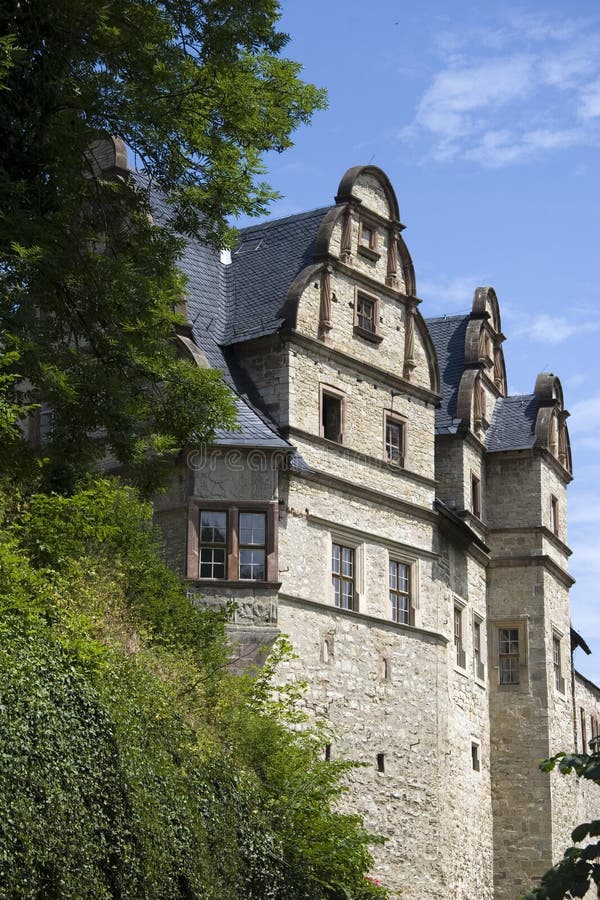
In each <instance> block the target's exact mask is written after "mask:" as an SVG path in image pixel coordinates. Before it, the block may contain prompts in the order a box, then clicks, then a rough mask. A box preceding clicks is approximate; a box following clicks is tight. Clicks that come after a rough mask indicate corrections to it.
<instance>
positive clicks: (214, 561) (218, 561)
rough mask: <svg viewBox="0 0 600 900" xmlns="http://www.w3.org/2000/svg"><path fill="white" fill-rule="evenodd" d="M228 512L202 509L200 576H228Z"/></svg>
mask: <svg viewBox="0 0 600 900" xmlns="http://www.w3.org/2000/svg"><path fill="white" fill-rule="evenodd" d="M226 566H227V513H226V512H225V511H223V510H216V509H215V510H213V509H210V510H209V509H203V510H200V578H226V577H227V576H226V571H227V568H226Z"/></svg>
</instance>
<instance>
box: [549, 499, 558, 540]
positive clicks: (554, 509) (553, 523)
mask: <svg viewBox="0 0 600 900" xmlns="http://www.w3.org/2000/svg"><path fill="white" fill-rule="evenodd" d="M550 527H551V529H552V532H553V533H554V534H556V535H558V497H555V496H554V494H553V495H552V497H551V498H550Z"/></svg>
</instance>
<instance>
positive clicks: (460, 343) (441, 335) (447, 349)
mask: <svg viewBox="0 0 600 900" xmlns="http://www.w3.org/2000/svg"><path fill="white" fill-rule="evenodd" d="M425 322H426V324H427V327H428V329H429V333H430V335H431V339H432V341H433V344H434V346H435V352H436V353H437V358H438V365H439V367H440V380H441V393H442V402H441V403H440V406H439V408H438V409H436V411H435V430H436V433H437V434H454V433H455V432H456V429H457V427H458V424H459V423H458V420H457V419H456V418H455V416H456V401H457V397H458V387H459V384H460V379H461V377H462V373H463V370H464V365H465V335H466V331H467V324H468V322H469V316H468V315H464V316H440V317H439V318H435V319H426V320H425Z"/></svg>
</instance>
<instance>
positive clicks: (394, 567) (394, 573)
mask: <svg viewBox="0 0 600 900" xmlns="http://www.w3.org/2000/svg"><path fill="white" fill-rule="evenodd" d="M397 587H398V563H395V562H391V561H390V588H391V590H393V591H395V590H396V588H397Z"/></svg>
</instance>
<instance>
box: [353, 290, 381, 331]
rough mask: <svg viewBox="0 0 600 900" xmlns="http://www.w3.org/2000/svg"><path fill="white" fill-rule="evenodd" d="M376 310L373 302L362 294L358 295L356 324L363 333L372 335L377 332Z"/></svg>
mask: <svg viewBox="0 0 600 900" xmlns="http://www.w3.org/2000/svg"><path fill="white" fill-rule="evenodd" d="M376 310H377V304H376V302H375V300H371V299H370V297H365V296H364V294H358V295H357V297H356V324H357V325H358V327H359V328H362V330H363V331H370V332H371V333H372V334H375V332H376V331H377V324H376V319H375V314H376Z"/></svg>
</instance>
